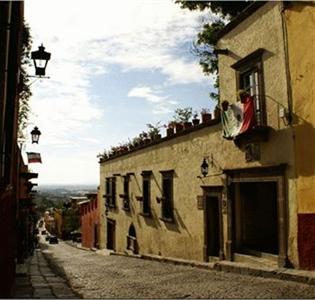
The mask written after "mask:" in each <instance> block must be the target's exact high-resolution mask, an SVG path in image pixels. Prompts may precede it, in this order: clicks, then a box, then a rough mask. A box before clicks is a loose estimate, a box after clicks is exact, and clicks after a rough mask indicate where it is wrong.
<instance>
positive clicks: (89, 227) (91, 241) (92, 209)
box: [80, 195, 99, 248]
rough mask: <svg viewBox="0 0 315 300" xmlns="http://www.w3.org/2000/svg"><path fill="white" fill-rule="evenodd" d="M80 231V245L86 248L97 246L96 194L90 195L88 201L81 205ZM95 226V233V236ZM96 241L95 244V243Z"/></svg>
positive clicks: (97, 215) (97, 217)
mask: <svg viewBox="0 0 315 300" xmlns="http://www.w3.org/2000/svg"><path fill="white" fill-rule="evenodd" d="M80 215H81V233H82V246H83V247H86V248H93V247H95V246H97V247H98V242H97V241H98V232H99V229H98V227H99V214H98V207H97V196H96V195H94V196H92V197H90V202H89V203H84V204H82V205H81V209H80ZM95 226H97V234H96V236H95ZM95 242H97V245H95Z"/></svg>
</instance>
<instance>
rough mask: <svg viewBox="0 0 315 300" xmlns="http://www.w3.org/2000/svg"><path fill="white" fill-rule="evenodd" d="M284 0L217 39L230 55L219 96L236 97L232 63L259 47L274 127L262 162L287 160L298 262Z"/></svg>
mask: <svg viewBox="0 0 315 300" xmlns="http://www.w3.org/2000/svg"><path fill="white" fill-rule="evenodd" d="M281 10H282V6H281V2H273V1H270V2H268V3H267V4H265V5H263V6H262V7H261V8H260V9H258V10H257V11H256V12H255V13H253V14H252V15H251V16H249V17H248V18H247V19H246V20H244V21H243V22H242V23H241V24H239V25H238V26H237V27H236V28H234V29H233V30H231V31H230V32H229V33H228V34H226V35H225V36H224V37H223V38H221V39H220V41H219V42H218V45H217V46H218V48H221V49H223V48H227V49H229V51H231V52H232V54H230V55H219V73H220V100H221V101H224V100H227V101H229V102H235V101H236V90H237V86H236V74H235V70H234V69H233V68H231V65H232V64H234V63H235V62H237V61H238V60H240V59H242V58H244V57H246V56H247V55H249V54H250V53H252V52H254V51H255V50H257V49H258V48H263V49H265V50H266V51H265V52H264V54H263V57H262V60H263V73H264V90H265V93H264V94H265V103H266V110H267V125H268V126H270V127H272V128H273V130H272V132H271V135H270V139H269V141H268V142H266V143H262V144H261V164H262V165H265V164H268V163H271V162H272V160H274V159H275V158H277V161H278V162H286V163H288V169H287V174H286V175H287V178H288V187H287V188H288V190H287V197H288V198H287V205H288V210H289V211H288V221H289V224H288V230H289V236H288V255H289V257H290V260H291V261H292V262H294V264H297V261H298V259H297V203H296V196H295V188H296V186H295V160H294V157H295V156H294V144H293V130H292V128H291V127H289V126H286V125H285V123H284V122H283V120H282V119H281V118H280V117H279V109H280V107H285V108H288V90H287V76H286V63H285V50H284V49H285V48H284V39H283V28H282V18H281Z"/></svg>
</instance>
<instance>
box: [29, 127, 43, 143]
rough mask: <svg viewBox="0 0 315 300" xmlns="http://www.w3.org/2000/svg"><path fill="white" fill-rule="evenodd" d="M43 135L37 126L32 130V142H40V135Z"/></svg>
mask: <svg viewBox="0 0 315 300" xmlns="http://www.w3.org/2000/svg"><path fill="white" fill-rule="evenodd" d="M40 135H41V132H40V131H39V130H38V127H37V126H35V127H34V129H33V130H32V131H31V136H32V144H34V143H35V144H38V140H39V136H40Z"/></svg>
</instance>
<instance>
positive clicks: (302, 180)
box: [285, 3, 315, 213]
mask: <svg viewBox="0 0 315 300" xmlns="http://www.w3.org/2000/svg"><path fill="white" fill-rule="evenodd" d="M285 15H286V24H287V32H288V45H289V47H288V49H289V62H290V75H291V76H290V77H291V84H292V100H293V112H294V114H295V120H294V121H295V125H294V129H295V147H296V148H295V150H296V152H295V154H296V155H295V157H296V167H297V168H296V171H297V176H298V179H297V200H298V213H315V201H314V199H315V56H314V53H315V33H314V31H315V5H314V3H313V4H310V3H308V4H306V3H294V5H291V6H289V8H288V9H287V10H286V13H285Z"/></svg>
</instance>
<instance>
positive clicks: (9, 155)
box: [0, 1, 24, 298]
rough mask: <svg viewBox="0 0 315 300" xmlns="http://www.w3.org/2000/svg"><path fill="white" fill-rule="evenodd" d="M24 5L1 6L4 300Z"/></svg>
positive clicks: (10, 258)
mask: <svg viewBox="0 0 315 300" xmlns="http://www.w3.org/2000/svg"><path fill="white" fill-rule="evenodd" d="M23 8H24V3H23V1H1V2H0V149H1V155H0V222H1V223H0V237H1V243H0V297H1V298H8V297H10V296H11V295H12V286H13V281H14V276H15V257H16V237H17V231H16V228H17V226H16V225H17V216H18V212H17V206H18V201H19V171H20V169H19V158H20V150H19V148H18V145H17V116H18V100H19V98H18V94H19V80H20V60H21V51H22V34H23V17H24V10H23Z"/></svg>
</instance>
